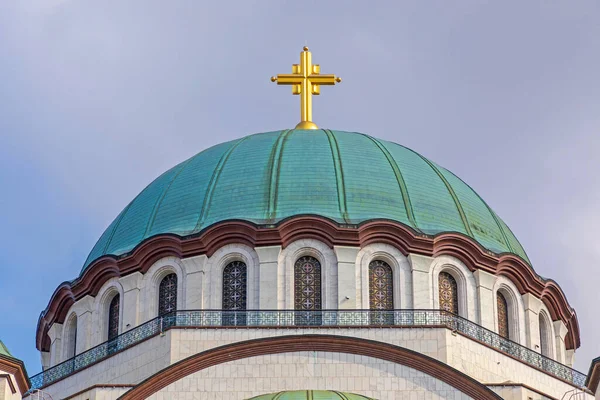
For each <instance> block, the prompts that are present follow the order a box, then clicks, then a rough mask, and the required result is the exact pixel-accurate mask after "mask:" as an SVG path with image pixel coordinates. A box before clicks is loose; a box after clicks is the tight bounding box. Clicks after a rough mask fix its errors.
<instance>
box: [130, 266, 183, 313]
mask: <svg viewBox="0 0 600 400" xmlns="http://www.w3.org/2000/svg"><path fill="white" fill-rule="evenodd" d="M169 274H175V275H176V276H177V309H178V310H183V309H184V308H185V284H186V282H185V273H184V268H183V265H182V263H181V260H180V259H179V258H177V257H165V258H161V259H160V260H158V261H156V262H155V263H154V264H153V265H152V266H151V267H150V268H149V269H148V271H147V272H146V274H145V275H144V277H143V278H142V283H141V285H140V286H141V292H142V296H140V297H141V301H140V304H141V305H142V307H143V309H142V310H141V313H142V318H141V321H142V322H143V321H148V320H151V319H152V318H155V317H157V316H158V294H159V293H158V292H159V289H160V283H161V282H162V280H163V279H164V278H165V277H166V276H167V275H169Z"/></svg>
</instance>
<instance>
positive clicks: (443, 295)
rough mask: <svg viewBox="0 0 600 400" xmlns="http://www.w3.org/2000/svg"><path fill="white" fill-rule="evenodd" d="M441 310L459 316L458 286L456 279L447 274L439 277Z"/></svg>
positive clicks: (441, 274)
mask: <svg viewBox="0 0 600 400" xmlns="http://www.w3.org/2000/svg"><path fill="white" fill-rule="evenodd" d="M438 286H439V299H440V309H441V310H446V311H450V312H451V313H454V314H458V285H457V284H456V279H454V277H453V276H452V275H450V274H449V273H447V272H440V274H439V276H438Z"/></svg>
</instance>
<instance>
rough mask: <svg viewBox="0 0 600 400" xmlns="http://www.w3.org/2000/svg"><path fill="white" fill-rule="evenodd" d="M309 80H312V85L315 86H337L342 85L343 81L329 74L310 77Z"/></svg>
mask: <svg viewBox="0 0 600 400" xmlns="http://www.w3.org/2000/svg"><path fill="white" fill-rule="evenodd" d="M308 79H309V80H310V83H312V84H313V85H335V84H336V83H340V82H341V81H342V78H340V77H338V76H335V75H333V74H327V75H316V74H313V75H310V76H309V77H308Z"/></svg>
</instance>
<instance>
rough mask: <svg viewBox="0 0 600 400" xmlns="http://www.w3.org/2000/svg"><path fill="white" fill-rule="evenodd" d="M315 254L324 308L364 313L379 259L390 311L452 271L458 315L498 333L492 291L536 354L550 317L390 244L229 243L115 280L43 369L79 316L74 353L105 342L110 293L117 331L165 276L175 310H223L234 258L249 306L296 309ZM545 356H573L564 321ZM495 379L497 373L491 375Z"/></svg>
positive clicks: (426, 304) (54, 332)
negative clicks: (301, 278)
mask: <svg viewBox="0 0 600 400" xmlns="http://www.w3.org/2000/svg"><path fill="white" fill-rule="evenodd" d="M305 255H310V256H313V257H316V258H317V259H318V260H319V261H320V262H321V265H322V290H323V308H325V309H336V308H337V309H366V308H369V279H368V265H369V263H370V262H371V261H373V260H376V259H380V260H383V261H385V262H387V263H388V264H389V265H390V266H391V267H392V270H393V279H394V306H395V308H401V309H411V308H415V309H434V308H437V307H438V305H439V301H438V294H437V293H438V275H439V273H440V272H442V271H446V272H449V273H451V274H452V275H453V276H454V277H455V279H456V281H457V283H458V290H459V314H460V315H461V316H463V317H465V318H468V319H469V320H471V321H474V322H475V323H478V324H480V325H482V326H484V327H486V328H488V329H490V330H492V331H497V330H498V326H497V310H496V293H497V292H501V293H502V294H503V295H504V296H505V297H506V299H507V303H508V306H509V314H510V316H511V318H510V321H511V324H512V326H511V329H510V338H511V339H512V340H514V341H516V342H518V343H521V344H522V345H525V346H528V347H529V348H531V349H533V350H535V351H538V352H540V351H541V348H540V333H539V321H540V317H539V316H540V314H542V315H544V316H548V315H550V313H549V312H548V310H547V309H546V307H545V305H544V304H543V303H542V302H541V301H540V300H539V299H538V298H536V297H535V296H533V295H531V294H525V295H523V296H521V295H520V293H519V292H518V290H517V289H516V287H515V285H514V284H513V283H512V282H510V280H509V279H508V278H506V277H502V276H495V275H491V274H489V273H485V272H483V271H476V272H475V273H473V272H471V271H470V270H469V269H468V268H467V267H466V266H465V265H464V264H463V263H461V262H460V261H459V260H457V259H456V258H453V257H450V256H439V257H425V256H420V255H415V254H410V255H408V256H407V257H406V256H404V255H403V254H402V253H401V252H400V251H399V250H398V249H396V248H394V247H393V246H390V245H387V244H377V243H374V244H370V245H368V246H365V247H364V248H357V247H347V246H335V247H334V248H329V247H328V246H327V245H325V244H324V243H322V242H319V241H317V240H312V239H303V240H298V241H296V242H293V243H291V244H290V245H288V246H287V247H286V248H285V249H282V248H281V247H280V246H269V247H259V248H256V249H253V248H250V247H248V246H246V245H242V244H230V245H227V246H224V247H222V248H221V249H219V250H217V251H216V252H215V253H214V254H213V255H212V256H211V257H206V256H197V257H192V258H188V259H183V260H182V259H178V258H176V257H165V258H163V259H161V260H158V261H156V262H155V263H154V264H153V265H152V266H151V267H150V268H149V269H148V271H147V273H145V274H141V273H139V272H136V273H134V274H131V275H128V276H125V277H122V278H113V279H111V280H109V281H108V282H106V283H105V284H104V285H103V286H102V288H101V289H100V291H99V293H98V294H97V296H95V297H91V296H86V297H84V298H83V299H81V300H79V301H77V302H76V303H75V304H74V305H73V306H72V307H71V309H70V310H68V312H67V319H66V322H65V324H54V325H53V326H52V327H51V328H50V331H49V336H50V342H51V349H50V352H49V354H45V356H44V359H45V360H46V365H56V364H58V363H60V362H62V361H64V360H66V359H68V358H69V354H71V353H72V352H71V350H70V347H69V346H71V344H72V343H73V341H72V339H73V335H74V332H73V330H74V325H73V324H72V323H68V322H69V321H74V319H73V320H70V319H69V318H71V316H72V317H73V318H75V317H76V321H77V323H76V325H77V341H76V343H77V349H76V351H77V354H79V353H82V352H83V351H85V350H87V349H89V348H91V347H93V346H96V345H98V344H100V343H102V342H104V341H105V340H106V333H107V327H108V322H107V307H108V303H109V302H110V300H111V299H112V296H114V294H116V293H118V294H119V295H120V301H121V304H120V312H121V316H120V326H119V332H121V333H122V332H126V331H128V330H130V329H132V328H134V327H136V326H138V325H140V324H141V323H143V322H146V321H148V320H150V319H152V318H155V317H156V316H157V313H158V285H159V284H160V281H161V279H162V278H163V277H164V276H166V275H167V274H170V273H175V274H177V277H178V299H177V306H178V309H180V310H184V309H210V308H217V309H220V308H221V304H222V299H221V292H222V290H221V285H222V271H223V268H224V267H225V265H227V263H228V262H231V261H236V260H237V261H243V262H245V263H246V265H247V267H248V286H247V293H248V308H250V309H293V307H294V304H293V303H294V301H293V290H294V282H293V265H294V263H295V261H296V260H297V259H298V258H299V257H302V256H305ZM547 319H548V323H547V326H546V329H547V330H548V332H549V334H548V337H549V342H550V343H549V351H550V356H551V357H553V358H555V359H556V360H558V361H559V362H564V363H567V364H570V363H572V360H573V352H572V351H566V349H565V344H564V338H565V336H566V334H567V330H566V327H565V325H564V324H563V323H562V322H561V321H550V319H549V318H547ZM495 376H497V377H498V379H500V375H495Z"/></svg>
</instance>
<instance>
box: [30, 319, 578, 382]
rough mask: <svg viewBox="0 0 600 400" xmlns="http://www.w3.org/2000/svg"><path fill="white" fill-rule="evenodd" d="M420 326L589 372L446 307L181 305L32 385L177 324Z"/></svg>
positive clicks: (539, 364) (537, 363) (548, 367)
mask: <svg viewBox="0 0 600 400" xmlns="http://www.w3.org/2000/svg"><path fill="white" fill-rule="evenodd" d="M419 326H427V327H433V326H439V327H446V328H449V329H452V330H453V331H456V332H459V333H460V334H462V335H464V336H466V337H469V338H472V339H475V340H477V341H479V342H482V343H484V344H486V345H488V346H490V347H492V348H494V349H496V350H498V351H500V352H502V353H505V354H508V355H510V356H512V357H514V358H516V359H517V360H520V361H522V362H524V363H526V364H529V365H531V366H533V367H535V368H539V369H541V370H543V371H545V372H546V373H548V374H551V375H554V376H556V377H557V378H560V379H562V380H565V381H567V382H569V383H571V384H573V385H575V386H577V387H584V386H585V380H586V376H585V375H584V374H582V373H581V372H579V371H576V370H574V369H572V368H569V367H567V366H566V365H563V364H561V363H559V362H557V361H554V360H552V359H550V358H547V357H544V356H542V355H541V354H539V353H537V352H535V351H533V350H531V349H529V348H527V347H524V346H521V345H520V344H518V343H515V342H513V341H511V340H508V339H505V338H503V337H502V336H500V335H498V334H497V333H495V332H492V331H490V330H488V329H486V328H484V327H482V326H479V325H477V324H475V323H474V322H471V321H469V320H466V319H464V318H462V317H459V316H458V315H455V314H452V313H450V312H447V311H442V310H389V311H379V310H377V311H375V310H321V311H294V310H246V311H223V310H190V311H175V312H172V313H170V314H166V315H164V316H161V317H157V318H154V319H152V320H150V321H148V322H146V323H144V324H142V325H140V326H137V327H135V328H133V329H131V330H129V331H127V332H125V333H123V334H121V335H119V336H117V337H116V338H114V339H112V340H110V341H107V342H104V343H102V344H100V345H98V346H96V347H93V348H91V349H89V350H87V351H85V352H83V353H81V354H78V355H76V356H75V357H73V358H71V359H69V360H67V361H65V362H63V363H61V364H58V365H55V366H54V367H51V368H48V369H46V370H45V371H43V372H41V373H39V374H37V375H34V376H32V377H31V378H30V380H31V390H33V389H39V388H41V387H44V386H47V385H49V384H51V383H53V382H56V381H57V380H60V379H62V378H64V377H66V376H69V375H71V374H73V373H74V372H77V371H78V370H80V369H82V368H85V367H87V366H89V365H92V364H94V363H96V362H98V361H101V360H103V359H105V358H108V357H110V356H111V355H112V354H114V353H116V352H119V351H121V350H124V349H127V348H129V347H131V346H134V345H135V344H137V343H139V342H141V341H143V340H145V339H147V338H149V337H151V336H154V335H156V334H158V333H160V332H163V331H165V330H168V329H170V328H172V327H189V328H194V327H232V328H263V327H281V328H296V327H314V328H319V327H324V328H331V327H339V328H361V327H364V328H373V327H386V328H394V327H419Z"/></svg>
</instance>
